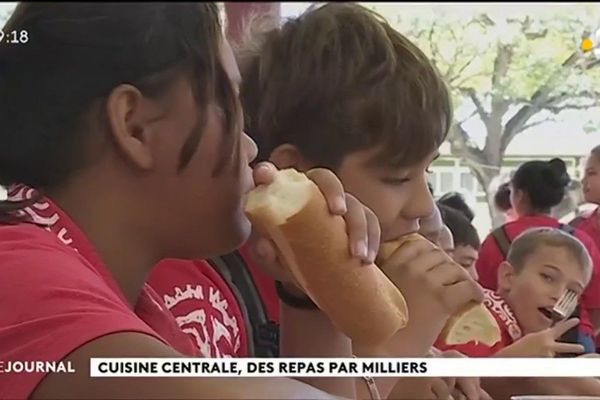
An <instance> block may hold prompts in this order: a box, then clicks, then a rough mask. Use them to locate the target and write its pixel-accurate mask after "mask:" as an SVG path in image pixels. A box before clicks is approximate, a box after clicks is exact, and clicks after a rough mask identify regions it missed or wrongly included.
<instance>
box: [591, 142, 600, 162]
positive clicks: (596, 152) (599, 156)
mask: <svg viewBox="0 0 600 400" xmlns="http://www.w3.org/2000/svg"><path fill="white" fill-rule="evenodd" d="M590 154H591V156H592V157H594V158H596V160H598V161H600V144H599V145H598V146H596V147H594V148H593V149H592V151H591V152H590Z"/></svg>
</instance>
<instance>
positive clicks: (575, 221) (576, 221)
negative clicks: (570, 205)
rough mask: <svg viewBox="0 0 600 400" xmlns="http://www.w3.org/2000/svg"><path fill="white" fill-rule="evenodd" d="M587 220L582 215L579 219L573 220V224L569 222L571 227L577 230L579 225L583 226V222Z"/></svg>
mask: <svg viewBox="0 0 600 400" xmlns="http://www.w3.org/2000/svg"><path fill="white" fill-rule="evenodd" d="M584 219H585V218H584V217H583V216H582V215H580V216H579V217H575V218H573V219H572V220H571V222H569V226H572V227H574V228H577V227H578V226H579V224H581V222H583V220H584Z"/></svg>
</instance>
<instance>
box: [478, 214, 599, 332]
mask: <svg viewBox="0 0 600 400" xmlns="http://www.w3.org/2000/svg"><path fill="white" fill-rule="evenodd" d="M546 226H547V227H552V228H558V227H559V226H560V222H559V221H558V220H557V219H555V218H552V217H549V216H545V215H536V216H526V217H521V218H519V219H518V220H516V221H513V222H509V223H507V224H505V225H504V229H505V231H506V234H507V236H508V237H509V238H510V240H511V241H512V240H514V239H515V238H516V237H517V236H519V235H520V234H521V233H523V232H525V231H526V230H527V229H530V228H535V227H546ZM575 237H577V238H578V239H579V240H581V242H582V243H583V244H584V246H585V247H586V248H587V250H588V252H589V253H590V256H591V257H592V262H593V264H594V269H593V271H592V278H591V280H590V283H589V284H588V285H587V287H586V288H585V291H584V292H583V295H582V296H581V305H582V307H581V315H580V319H581V330H582V332H584V333H588V334H592V333H593V331H594V328H593V326H592V322H591V321H590V318H589V310H594V309H599V308H600V251H599V250H598V248H597V247H596V244H595V243H594V241H593V240H592V238H590V236H589V235H588V234H586V233H585V232H583V231H582V230H580V229H576V231H575ZM503 261H504V256H503V255H502V251H501V250H500V248H499V247H498V244H497V243H496V239H495V238H494V237H493V236H492V235H491V234H490V235H488V237H487V238H485V240H484V241H483V243H482V244H481V248H480V249H479V258H478V259H477V263H476V264H475V266H476V268H477V273H478V274H479V283H481V285H482V286H483V287H485V288H488V289H491V290H493V291H495V290H497V289H498V267H499V266H500V264H501V263H502V262H503Z"/></svg>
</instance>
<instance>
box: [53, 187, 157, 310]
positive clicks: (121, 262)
mask: <svg viewBox="0 0 600 400" xmlns="http://www.w3.org/2000/svg"><path fill="white" fill-rule="evenodd" d="M89 182H91V184H90V183H89ZM78 183H79V184H78ZM78 183H74V182H73V181H70V184H69V186H68V187H65V188H61V189H58V190H54V191H52V192H49V193H48V195H49V197H50V198H51V199H52V200H53V201H54V202H56V204H57V205H58V206H59V207H60V208H61V209H62V210H63V211H64V212H66V213H67V214H68V215H69V217H70V218H71V219H72V220H73V222H74V223H75V224H76V225H77V226H78V227H79V229H81V231H82V232H83V233H84V234H85V236H86V238H87V239H88V240H89V241H90V243H91V244H92V246H93V247H94V249H95V250H96V252H97V253H98V255H99V257H100V259H101V260H102V261H103V263H104V264H105V266H106V267H107V268H108V270H109V271H110V272H111V274H112V276H113V278H114V279H115V281H116V282H117V284H118V285H119V287H120V289H121V291H122V292H123V295H124V296H125V298H126V299H127V300H128V302H129V304H130V305H131V306H132V307H134V306H135V304H136V303H137V299H138V297H139V295H140V293H141V290H142V288H143V285H144V282H145V281H146V279H147V276H148V273H149V272H150V269H151V268H152V267H153V266H154V265H155V264H156V263H157V262H158V261H159V260H160V259H161V257H160V256H158V254H154V252H155V249H156V248H157V247H156V246H153V245H152V244H151V243H150V240H148V239H149V233H148V232H145V231H144V230H143V229H141V228H139V226H140V225H141V224H138V223H136V221H135V218H136V216H135V213H134V212H132V210H136V208H135V207H136V204H135V202H134V201H132V199H129V198H127V196H126V195H123V194H124V193H127V191H126V190H125V191H123V190H119V188H118V187H114V186H113V187H111V188H107V189H106V190H101V187H102V185H95V184H94V180H88V181H87V182H86V183H81V182H78ZM137 206H138V207H139V204H138V205H137Z"/></svg>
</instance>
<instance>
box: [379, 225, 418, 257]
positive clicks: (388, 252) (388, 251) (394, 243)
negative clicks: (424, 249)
mask: <svg viewBox="0 0 600 400" xmlns="http://www.w3.org/2000/svg"><path fill="white" fill-rule="evenodd" d="M420 238H421V235H419V234H418V233H410V234H408V235H405V236H402V237H400V238H398V239H396V240H390V241H389V242H385V243H382V244H381V246H379V253H378V254H377V262H378V263H379V264H380V265H381V264H383V262H385V260H387V259H388V258H390V257H391V256H392V254H394V252H395V251H396V250H397V249H399V248H400V247H402V246H404V245H405V244H407V243H409V242H412V241H415V240H420Z"/></svg>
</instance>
